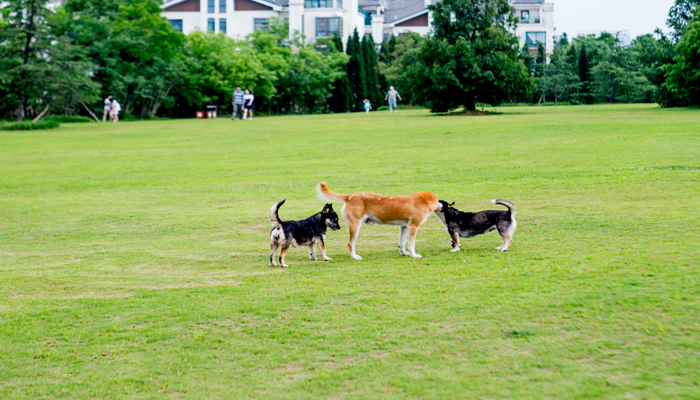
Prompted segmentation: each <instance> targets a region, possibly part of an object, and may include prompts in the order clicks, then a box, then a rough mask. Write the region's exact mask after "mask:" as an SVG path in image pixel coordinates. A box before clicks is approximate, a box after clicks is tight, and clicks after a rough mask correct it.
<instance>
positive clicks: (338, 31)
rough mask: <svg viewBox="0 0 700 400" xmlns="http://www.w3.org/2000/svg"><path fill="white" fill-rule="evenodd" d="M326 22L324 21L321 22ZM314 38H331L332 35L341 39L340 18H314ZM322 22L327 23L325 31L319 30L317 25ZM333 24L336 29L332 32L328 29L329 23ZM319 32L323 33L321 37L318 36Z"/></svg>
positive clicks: (341, 20) (341, 27) (341, 24)
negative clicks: (335, 25)
mask: <svg viewBox="0 0 700 400" xmlns="http://www.w3.org/2000/svg"><path fill="white" fill-rule="evenodd" d="M323 20H326V21H323ZM315 22H316V37H317V38H319V37H331V36H333V35H334V34H336V35H338V36H340V37H343V19H342V18H341V17H317V18H316V21H315ZM322 22H326V23H328V26H329V29H325V30H319V24H320V23H322ZM332 22H335V23H336V24H337V27H336V28H335V30H332V29H331V28H330V26H331V23H332ZM319 32H322V33H324V34H323V35H319Z"/></svg>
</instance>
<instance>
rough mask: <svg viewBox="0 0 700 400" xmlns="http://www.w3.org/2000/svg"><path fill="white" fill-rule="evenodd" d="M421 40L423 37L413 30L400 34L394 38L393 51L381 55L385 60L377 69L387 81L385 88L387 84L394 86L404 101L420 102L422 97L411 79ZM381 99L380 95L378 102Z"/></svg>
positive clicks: (415, 66)
mask: <svg viewBox="0 0 700 400" xmlns="http://www.w3.org/2000/svg"><path fill="white" fill-rule="evenodd" d="M423 40H424V39H423V37H422V36H421V35H419V34H417V33H415V32H407V33H404V34H403V35H400V36H399V37H398V38H396V39H395V40H394V46H393V48H394V50H393V52H392V53H386V54H385V55H384V56H383V59H384V60H385V61H381V62H380V63H379V70H380V71H381V74H382V76H383V77H384V80H385V81H386V82H387V89H388V87H389V86H394V87H396V88H397V89H398V90H399V92H400V93H401V98H402V101H403V102H405V103H409V104H416V103H422V98H421V97H420V96H419V94H418V93H417V92H416V90H415V89H416V88H415V87H414V85H413V81H414V79H415V73H416V71H417V69H418V68H419V66H418V64H419V59H418V54H419V53H420V48H421V44H422V43H423ZM387 49H388V46H387ZM383 100H384V96H383V95H382V96H381V97H380V103H381V102H383Z"/></svg>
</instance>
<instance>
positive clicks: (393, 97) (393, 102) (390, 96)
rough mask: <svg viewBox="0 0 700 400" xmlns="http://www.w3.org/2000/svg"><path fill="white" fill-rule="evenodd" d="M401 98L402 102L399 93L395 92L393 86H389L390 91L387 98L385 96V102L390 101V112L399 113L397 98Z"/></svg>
mask: <svg viewBox="0 0 700 400" xmlns="http://www.w3.org/2000/svg"><path fill="white" fill-rule="evenodd" d="M397 97H398V98H399V100H401V96H399V92H397V91H396V90H394V87H393V86H389V91H388V92H386V96H384V100H387V99H388V100H389V112H396V111H398V107H397V106H396V98H397Z"/></svg>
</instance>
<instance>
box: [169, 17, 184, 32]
mask: <svg viewBox="0 0 700 400" xmlns="http://www.w3.org/2000/svg"><path fill="white" fill-rule="evenodd" d="M168 22H170V26H172V27H173V29H175V30H176V31H180V32H182V20H181V19H169V20H168Z"/></svg>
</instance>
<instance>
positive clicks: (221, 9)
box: [219, 0, 227, 14]
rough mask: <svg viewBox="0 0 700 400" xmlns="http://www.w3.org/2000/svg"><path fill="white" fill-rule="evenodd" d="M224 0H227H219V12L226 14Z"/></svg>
mask: <svg viewBox="0 0 700 400" xmlns="http://www.w3.org/2000/svg"><path fill="white" fill-rule="evenodd" d="M226 1H227V0H219V14H226Z"/></svg>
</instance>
